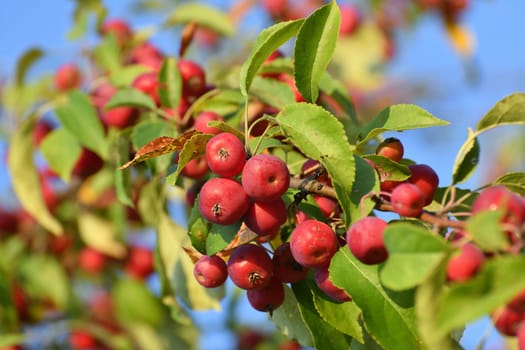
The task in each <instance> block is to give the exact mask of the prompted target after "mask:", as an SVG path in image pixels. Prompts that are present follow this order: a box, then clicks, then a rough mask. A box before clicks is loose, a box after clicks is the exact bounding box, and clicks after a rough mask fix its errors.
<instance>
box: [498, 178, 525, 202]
mask: <svg viewBox="0 0 525 350" xmlns="http://www.w3.org/2000/svg"><path fill="white" fill-rule="evenodd" d="M494 183H496V184H501V185H505V186H506V187H507V188H509V189H510V190H512V191H514V192H516V193H519V194H521V195H522V196H525V172H515V173H507V174H505V175H502V176H500V177H498V178H497V179H496V181H494Z"/></svg>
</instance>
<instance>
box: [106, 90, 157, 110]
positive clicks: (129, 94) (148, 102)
mask: <svg viewBox="0 0 525 350" xmlns="http://www.w3.org/2000/svg"><path fill="white" fill-rule="evenodd" d="M123 106H128V107H136V108H145V109H148V110H155V109H156V108H157V106H156V105H155V102H154V101H153V100H152V99H151V97H149V96H148V95H146V94H145V93H143V92H141V91H138V90H137V89H133V88H125V89H120V90H118V91H117V92H116V93H115V94H114V95H113V96H111V99H110V100H109V101H108V103H106V105H105V106H104V109H105V110H109V109H112V108H116V107H123Z"/></svg>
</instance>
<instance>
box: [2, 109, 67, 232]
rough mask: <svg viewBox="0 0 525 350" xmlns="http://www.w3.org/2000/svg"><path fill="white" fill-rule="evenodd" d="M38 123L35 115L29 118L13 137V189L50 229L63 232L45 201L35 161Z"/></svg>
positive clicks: (11, 161)
mask: <svg viewBox="0 0 525 350" xmlns="http://www.w3.org/2000/svg"><path fill="white" fill-rule="evenodd" d="M35 122H36V118H35V117H34V116H32V117H29V118H27V119H26V120H24V121H23V122H22V123H21V125H20V127H19V129H18V130H16V131H15V133H14V135H13V136H12V138H11V142H10V145H9V155H8V166H9V171H10V174H11V181H12V185H13V190H14V192H15V194H16V196H17V198H18V200H19V201H20V204H21V205H22V206H23V207H24V209H25V210H26V211H27V212H28V213H29V214H30V215H31V216H33V217H34V218H35V219H36V220H37V221H38V222H39V223H40V224H41V225H42V226H43V227H45V228H46V229H47V230H49V231H50V232H53V233H55V234H61V233H62V231H63V228H62V225H61V224H60V221H58V220H57V219H55V218H54V217H53V215H52V214H51V213H50V212H49V209H48V208H47V206H46V204H45V202H44V198H43V196H42V189H41V183H40V178H39V175H38V172H37V168H36V166H35V164H34V162H33V151H34V149H33V137H32V132H33V128H34V125H35Z"/></svg>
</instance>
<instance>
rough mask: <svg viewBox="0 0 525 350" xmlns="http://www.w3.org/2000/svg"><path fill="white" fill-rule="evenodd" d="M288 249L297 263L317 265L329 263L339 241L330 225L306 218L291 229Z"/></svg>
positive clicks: (308, 265)
mask: <svg viewBox="0 0 525 350" xmlns="http://www.w3.org/2000/svg"><path fill="white" fill-rule="evenodd" d="M290 249H291V251H292V255H293V257H294V259H295V260H297V262H298V263H299V264H301V265H303V266H306V267H318V266H323V265H327V264H329V263H330V259H332V256H333V255H334V254H335V252H336V251H337V249H339V243H338V240H337V236H336V234H335V232H334V230H332V228H331V227H330V226H328V225H327V224H325V223H324V222H321V221H317V220H306V221H303V222H302V223H300V224H299V225H297V226H296V227H295V229H294V230H293V231H292V234H291V236H290Z"/></svg>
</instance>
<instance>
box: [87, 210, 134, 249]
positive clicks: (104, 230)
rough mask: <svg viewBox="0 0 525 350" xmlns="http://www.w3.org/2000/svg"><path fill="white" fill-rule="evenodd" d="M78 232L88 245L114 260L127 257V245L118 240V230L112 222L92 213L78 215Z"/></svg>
mask: <svg viewBox="0 0 525 350" xmlns="http://www.w3.org/2000/svg"><path fill="white" fill-rule="evenodd" d="M77 218H78V230H79V233H80V237H81V238H82V240H83V241H84V243H86V245H88V246H90V247H92V248H94V249H96V250H98V251H100V252H102V253H104V254H106V255H108V256H111V257H114V258H117V259H118V258H123V257H124V256H125V255H126V245H125V244H124V242H122V241H120V240H119V239H118V238H117V233H118V232H117V230H116V228H115V227H114V225H113V223H112V222H111V221H108V220H105V219H103V218H101V217H100V216H98V215H95V214H92V213H90V212H87V211H85V212H81V213H79V215H78V217H77Z"/></svg>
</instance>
